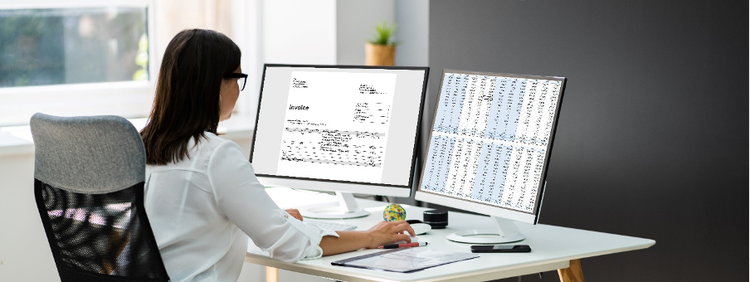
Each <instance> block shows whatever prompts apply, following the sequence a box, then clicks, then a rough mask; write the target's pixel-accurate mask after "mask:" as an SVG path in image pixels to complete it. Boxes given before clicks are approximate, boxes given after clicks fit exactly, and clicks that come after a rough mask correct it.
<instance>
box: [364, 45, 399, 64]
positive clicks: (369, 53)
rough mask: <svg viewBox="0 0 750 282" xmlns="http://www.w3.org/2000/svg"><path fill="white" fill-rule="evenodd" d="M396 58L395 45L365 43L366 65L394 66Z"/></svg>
mask: <svg viewBox="0 0 750 282" xmlns="http://www.w3.org/2000/svg"><path fill="white" fill-rule="evenodd" d="M395 59H396V46H395V45H375V44H372V43H369V42H368V43H367V44H365V65H368V66H392V65H393V62H394V60H395Z"/></svg>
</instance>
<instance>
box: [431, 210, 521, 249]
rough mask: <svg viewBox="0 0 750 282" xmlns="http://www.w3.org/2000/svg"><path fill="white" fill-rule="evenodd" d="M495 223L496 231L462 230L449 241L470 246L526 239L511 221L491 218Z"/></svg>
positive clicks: (453, 234) (449, 236) (452, 235)
mask: <svg viewBox="0 0 750 282" xmlns="http://www.w3.org/2000/svg"><path fill="white" fill-rule="evenodd" d="M490 218H492V221H493V222H494V223H495V227H496V228H495V229H472V230H462V231H457V232H455V233H452V234H449V235H448V236H446V238H447V239H448V240H451V241H454V242H459V243H469V244H502V243H512V242H518V241H521V240H523V239H526V236H523V234H521V231H520V230H518V227H517V226H516V224H515V223H513V221H512V220H510V219H504V218H500V217H496V216H490Z"/></svg>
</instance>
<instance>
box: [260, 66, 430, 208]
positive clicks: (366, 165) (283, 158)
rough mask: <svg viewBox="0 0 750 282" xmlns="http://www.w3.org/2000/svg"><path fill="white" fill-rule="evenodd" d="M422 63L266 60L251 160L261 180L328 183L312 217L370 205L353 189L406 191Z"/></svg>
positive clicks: (321, 186) (423, 80) (306, 185)
mask: <svg viewBox="0 0 750 282" xmlns="http://www.w3.org/2000/svg"><path fill="white" fill-rule="evenodd" d="M428 71H429V68H427V67H376V66H334V65H318V66H314V65H278V64H266V65H265V66H264V71H263V81H262V84H261V93H260V99H259V103H258V117H257V119H256V120H257V121H256V124H255V134H254V136H253V146H252V150H251V152H250V162H252V163H253V168H254V169H255V173H256V175H257V176H258V179H259V180H260V182H261V183H262V184H263V185H266V186H277V185H278V186H286V187H292V188H301V189H309V190H319V191H333V192H336V194H337V195H338V196H339V204H340V206H324V207H315V208H309V209H301V210H300V212H301V213H302V214H303V216H306V217H313V218H351V217H361V216H366V215H368V214H369V213H368V212H367V211H365V210H363V209H361V208H359V207H358V206H357V204H356V201H354V197H353V195H352V193H359V194H370V195H383V196H397V197H410V196H411V187H412V184H413V183H415V182H416V181H415V180H414V179H415V174H416V171H415V165H416V164H417V162H416V158H417V149H418V148H417V147H418V146H417V144H418V132H419V128H420V119H421V113H422V104H423V102H424V93H425V89H426V87H427V76H428Z"/></svg>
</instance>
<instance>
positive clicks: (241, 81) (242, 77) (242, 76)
mask: <svg viewBox="0 0 750 282" xmlns="http://www.w3.org/2000/svg"><path fill="white" fill-rule="evenodd" d="M224 78H225V79H229V78H236V79H237V85H239V86H240V91H242V90H245V83H247V74H246V73H234V72H233V73H228V74H226V75H224Z"/></svg>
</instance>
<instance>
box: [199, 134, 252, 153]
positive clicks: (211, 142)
mask: <svg viewBox="0 0 750 282" xmlns="http://www.w3.org/2000/svg"><path fill="white" fill-rule="evenodd" d="M201 141H204V142H205V143H206V144H204V145H203V146H204V148H208V151H209V152H211V153H210V154H211V155H213V154H216V152H217V151H218V152H225V151H234V149H239V148H240V146H239V145H237V143H234V141H232V140H229V139H224V138H221V137H220V136H218V135H216V134H214V133H211V132H206V134H205V138H204V140H201ZM239 150H240V152H241V151H242V149H239Z"/></svg>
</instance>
